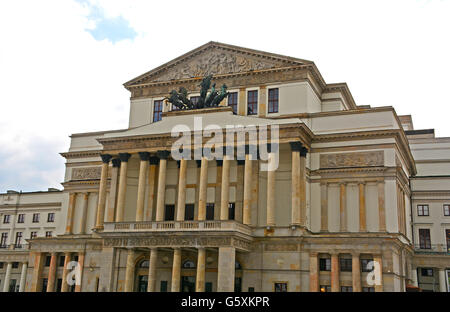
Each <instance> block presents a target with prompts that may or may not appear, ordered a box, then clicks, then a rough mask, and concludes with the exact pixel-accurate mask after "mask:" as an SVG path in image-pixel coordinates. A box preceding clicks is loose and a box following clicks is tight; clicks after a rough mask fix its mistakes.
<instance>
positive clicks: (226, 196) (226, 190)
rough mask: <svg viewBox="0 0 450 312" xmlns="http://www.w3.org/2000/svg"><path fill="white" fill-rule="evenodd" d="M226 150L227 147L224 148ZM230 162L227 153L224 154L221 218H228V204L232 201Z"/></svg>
mask: <svg viewBox="0 0 450 312" xmlns="http://www.w3.org/2000/svg"><path fill="white" fill-rule="evenodd" d="M224 152H225V148H224ZM230 162H231V160H230V159H229V157H228V156H227V155H225V153H224V155H223V165H222V191H221V195H220V220H228V217H229V216H228V204H229V203H230Z"/></svg>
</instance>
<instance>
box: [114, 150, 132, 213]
mask: <svg viewBox="0 0 450 312" xmlns="http://www.w3.org/2000/svg"><path fill="white" fill-rule="evenodd" d="M119 157H120V178H119V194H118V195H117V210H116V222H123V218H124V214H125V198H126V193H127V170H128V160H129V159H130V157H131V154H128V153H120V154H119Z"/></svg>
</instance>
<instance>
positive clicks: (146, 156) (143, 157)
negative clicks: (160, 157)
mask: <svg viewBox="0 0 450 312" xmlns="http://www.w3.org/2000/svg"><path fill="white" fill-rule="evenodd" d="M138 154H139V157H140V158H141V160H143V161H148V160H149V159H150V153H149V152H139V153H138Z"/></svg>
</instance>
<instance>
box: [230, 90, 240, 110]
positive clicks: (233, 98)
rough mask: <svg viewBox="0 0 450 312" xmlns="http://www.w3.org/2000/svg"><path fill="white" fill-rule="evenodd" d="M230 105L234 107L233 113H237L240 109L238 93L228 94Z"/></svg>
mask: <svg viewBox="0 0 450 312" xmlns="http://www.w3.org/2000/svg"><path fill="white" fill-rule="evenodd" d="M228 106H231V108H232V109H233V114H235V115H236V114H237V109H238V93H237V92H232V93H229V94H228Z"/></svg>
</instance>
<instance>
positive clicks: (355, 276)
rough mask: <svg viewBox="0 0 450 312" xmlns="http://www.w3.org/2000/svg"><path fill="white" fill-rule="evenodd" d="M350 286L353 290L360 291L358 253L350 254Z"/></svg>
mask: <svg viewBox="0 0 450 312" xmlns="http://www.w3.org/2000/svg"><path fill="white" fill-rule="evenodd" d="M352 287H353V292H361V265H360V261H359V254H358V253H353V254H352Z"/></svg>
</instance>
